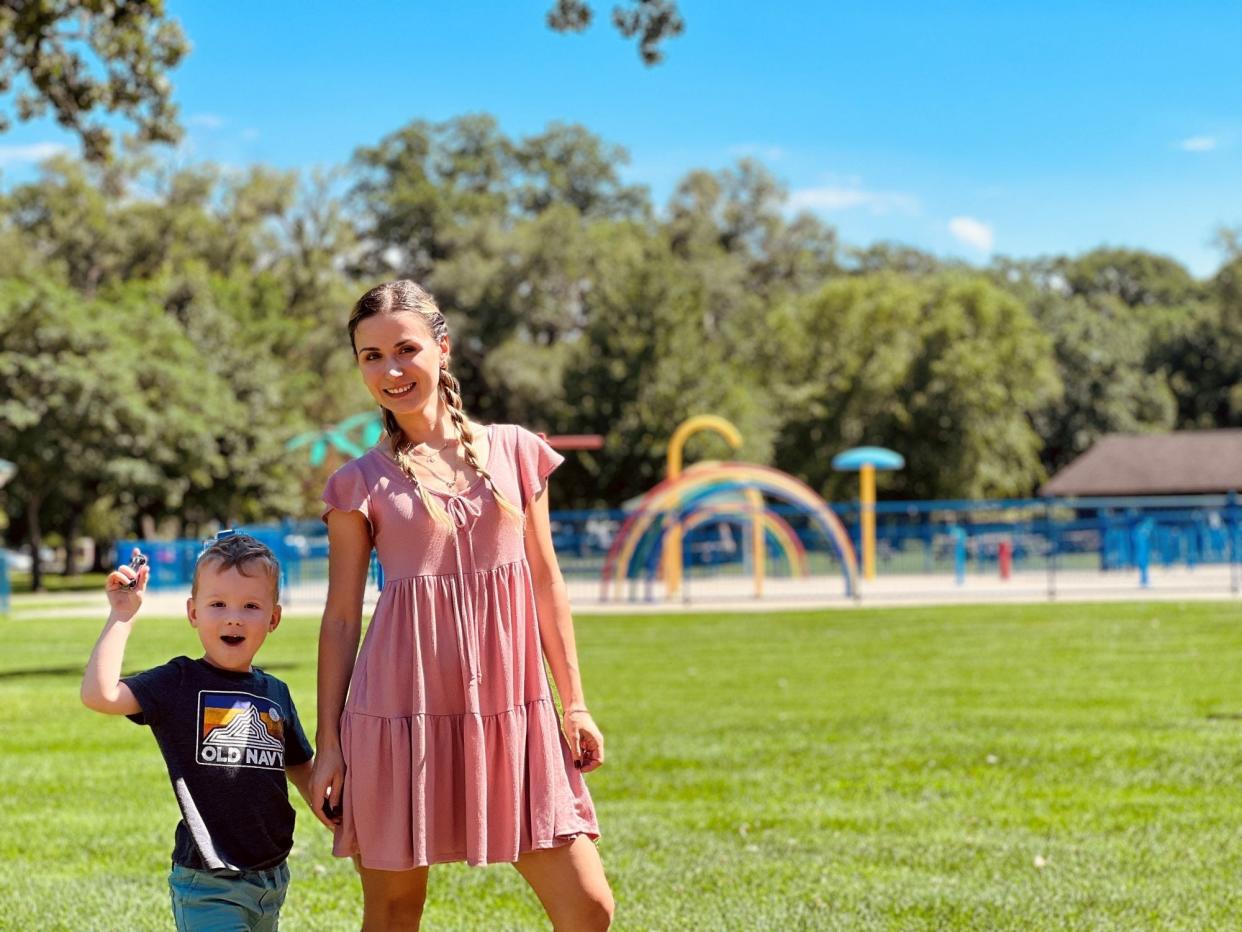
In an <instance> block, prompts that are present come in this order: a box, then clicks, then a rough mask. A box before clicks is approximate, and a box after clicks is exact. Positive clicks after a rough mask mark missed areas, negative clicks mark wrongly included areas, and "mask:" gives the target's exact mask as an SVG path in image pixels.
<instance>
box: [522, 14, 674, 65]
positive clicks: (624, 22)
mask: <svg viewBox="0 0 1242 932" xmlns="http://www.w3.org/2000/svg"><path fill="white" fill-rule="evenodd" d="M629 3H630V7H629V9H626V8H625V7H623V6H621V5H620V4H617V5H616V6H615V7H613V8H612V24H613V26H615V27H616V29H617V31H618V32H620V33H621V35H623V36H625V37H626V38H627V39H632V38H634V37H635V36H637V37H638V53H639V55H641V56H642V60H643V62H644V63H645V64H647V65H654V64H658V63H659V62H660V61H662V60H663V59H664V53H663V52H662V51H661V50H660V43H661V42H663V41H664V40H665V39H672V38H676V37H677V36H679V35H681V34H682V32H683V30H685V28H686V24H685V21H684V20H683V19H682V18H681V13H680V12H679V11H678V9H677V0H629ZM593 16H594V14H593V13H592V10H591V6H590V4H588V3H586V2H584V0H556V2H555V4H554V5H553V7H552V9H551V10H549V11H548V17H547V19H548V26H550V27H551V28H552V29H555V30H556V31H557V32H582V31H583V30H584V29H586V28H587V27H588V26H590V25H591V19H592V18H593Z"/></svg>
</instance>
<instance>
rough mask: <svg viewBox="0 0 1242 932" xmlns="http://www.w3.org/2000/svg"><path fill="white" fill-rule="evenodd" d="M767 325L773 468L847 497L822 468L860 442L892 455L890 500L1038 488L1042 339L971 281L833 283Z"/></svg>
mask: <svg viewBox="0 0 1242 932" xmlns="http://www.w3.org/2000/svg"><path fill="white" fill-rule="evenodd" d="M770 329H771V330H772V332H773V334H774V339H775V341H776V343H775V345H776V347H777V349H776V355H775V358H774V361H773V363H772V364H771V365H770V366H768V367H767V369H766V371H767V372H768V373H769V380H768V381H767V382H766V383H765V388H766V389H767V390H768V391H770V392H772V394H773V396H774V398H775V400H776V405H777V409H778V410H779V411H781V412H783V415H784V416H783V420H782V424H781V429H780V433H779V435H778V437H777V441H776V461H777V463H778V465H780V466H781V467H782V468H783V469H786V470H788V471H790V472H793V473H794V474H796V475H799V476H801V477H802V478H804V479H805V480H806V481H807V482H809V483H810V484H811V485H812V486H814V487H816V488H818V489H820V490H821V491H823V492H825V493H826V494H828V495H833V494H839V495H842V496H846V497H850V496H852V495H853V492H852V489H851V486H850V480H849V479H848V477H843V476H841V475H840V474H837V473H834V472H833V470H832V466H831V459H832V455H833V454H834V453H837V452H840V451H841V450H843V449H846V448H848V447H852V446H857V445H860V444H874V445H878V446H886V447H891V448H892V449H895V450H897V451H899V452H900V453H902V454H903V455H904V456H905V458H906V468H905V469H904V470H903V471H902V472H899V473H893V474H891V475H889V476H887V477H886V479H885V481H886V484H887V486H888V488H889V490H890V494H893V495H895V496H897V497H910V498H943V497H983V496H989V495H1020V494H1025V493H1027V492H1029V491H1030V490H1031V489H1032V487H1033V486H1034V484H1035V483H1036V482H1037V481H1038V480H1039V479H1040V478H1041V475H1042V471H1041V468H1040V463H1039V455H1038V453H1039V446H1040V442H1039V437H1038V435H1037V434H1036V433H1035V431H1034V430H1033V429H1032V427H1031V424H1030V422H1029V420H1028V416H1027V412H1028V411H1030V410H1032V409H1034V408H1035V407H1037V406H1038V405H1040V404H1041V403H1043V402H1044V401H1045V400H1046V398H1047V397H1049V396H1051V395H1053V394H1055V392H1056V391H1057V389H1058V382H1057V379H1056V373H1055V371H1054V368H1053V365H1052V359H1051V354H1050V351H1049V344H1048V340H1047V339H1046V338H1045V337H1043V336H1042V335H1041V334H1040V333H1039V332H1038V330H1037V328H1036V326H1035V322H1034V321H1033V319H1032V318H1031V316H1030V314H1029V313H1028V312H1027V311H1026V309H1025V308H1024V307H1023V306H1022V305H1021V304H1020V303H1019V302H1017V301H1016V300H1014V299H1013V298H1012V297H1011V296H1009V295H1007V294H1005V293H1004V292H1002V291H1000V290H999V289H997V288H996V287H994V286H993V285H991V284H990V283H989V282H987V280H986V279H984V278H983V277H982V276H980V275H977V274H976V275H965V274H960V273H949V274H942V275H940V276H937V277H935V278H931V279H909V278H905V277H899V276H896V275H893V274H891V273H889V274H877V275H861V276H851V277H848V278H844V279H838V280H835V281H833V282H831V283H829V284H828V285H827V286H826V287H825V288H824V289H823V290H821V291H820V292H819V293H818V294H816V295H814V296H811V297H809V298H803V299H800V300H798V301H795V302H791V303H789V304H788V305H787V306H786V307H785V308H783V309H782V310H781V312H780V313H779V314H776V315H774V320H773V324H772V327H771V328H770Z"/></svg>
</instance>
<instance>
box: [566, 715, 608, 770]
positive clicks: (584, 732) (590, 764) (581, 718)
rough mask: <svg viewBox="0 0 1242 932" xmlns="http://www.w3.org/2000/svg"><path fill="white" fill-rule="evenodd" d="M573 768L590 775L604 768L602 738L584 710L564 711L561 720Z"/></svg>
mask: <svg viewBox="0 0 1242 932" xmlns="http://www.w3.org/2000/svg"><path fill="white" fill-rule="evenodd" d="M561 727H562V728H564V729H565V739H566V740H567V741H568V742H569V750H570V752H571V753H572V754H573V756H574V766H575V767H577V768H579V769H580V770H581V771H582V772H583V773H590V772H591V771H592V770H598V769H599V768H600V767H602V766H604V736H603V734H601V732H600V730H599V726H597V725H596V724H595V720H594V719H592V718H591V713H590V712H588V711H587V710H586V709H566V710H565V714H564V716H563V717H562V718H561Z"/></svg>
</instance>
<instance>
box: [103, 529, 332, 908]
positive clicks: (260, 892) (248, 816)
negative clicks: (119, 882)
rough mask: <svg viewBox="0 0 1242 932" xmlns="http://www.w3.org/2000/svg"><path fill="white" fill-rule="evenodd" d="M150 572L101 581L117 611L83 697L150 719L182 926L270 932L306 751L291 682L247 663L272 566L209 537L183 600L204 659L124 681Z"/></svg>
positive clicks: (273, 616)
mask: <svg viewBox="0 0 1242 932" xmlns="http://www.w3.org/2000/svg"><path fill="white" fill-rule="evenodd" d="M136 554H137V551H135V555H136ZM148 573H149V571H148V569H147V568H146V567H145V566H144V567H141V568H140V569H138V570H137V571H136V572H135V571H134V570H133V569H132V568H131V567H128V566H123V567H121V568H120V569H118V570H117V571H116V572H114V573H112V574H111V575H109V577H108V582H107V591H108V601H109V603H110V604H111V606H112V611H111V612H110V613H109V615H108V621H107V624H105V625H104V629H103V632H102V633H101V634H100V635H99V640H98V641H97V642H96V644H95V650H94V651H93V652H92V654H91V659H90V662H89V663H88V664H87V666H86V674H85V675H84V676H83V678H82V702H83V703H85V704H86V706H87V707H88V708H91V709H94V710H95V711H96V712H104V713H106V714H108V715H127V716H129V718H130V719H131V720H132V721H134V722H137V723H138V724H139V725H150V726H151V731H152V732H153V733H154V734H155V740H156V741H157V742H159V746H160V751H161V752H162V753H163V755H164V761H165V764H166V765H167V767H168V775H169V777H170V778H171V779H172V784H173V789H174V791H175V792H176V796H177V803H178V805H179V806H180V807H181V821H180V822H179V823H178V824H177V835H176V845H175V847H174V848H173V856H172V860H173V864H172V873H171V874H170V875H169V878H168V883H169V887H170V888H171V891H172V907H173V916H174V918H175V919H176V923H177V928H178V929H180V930H187V929H189V930H193V929H205V928H213V929H214V928H229V929H236V928H242V929H263V930H266V929H275V928H276V927H277V922H278V919H279V912H280V906H281V904H282V903H283V902H284V899H285V891H286V889H287V888H288V885H289V868H288V866H287V865H286V864H285V858H286V857H287V856H288V854H289V849H290V848H291V847H292V846H293V821H294V812H293V808H292V807H291V806H290V805H289V793H288V789H287V788H286V785H285V776H286V774H287V775H288V778H289V779H290V780H292V781H293V783H294V785H295V786H297V788H298V790H299V792H301V794H302V796H303V798H307V799H308V800H309V795H310V779H311V756H312V752H311V747H310V744H309V743H308V742H307V740H306V735H305V734H304V733H303V731H302V726H301V724H300V723H299V722H298V716H297V710H296V709H294V707H293V699H292V698H291V697H290V695H289V688H288V687H287V686H286V685H285V684H284V683H282V682H281V681H280V680H278V679H276V677H274V676H270V675H268V674H267V673H264V672H263V671H262V670H260V669H258V668H257V667H252V666H251V665H250V662H251V660H253V659H254V655H255V654H256V653H258V650H259V648H260V647H262V646H263V641H264V639H266V637H267V636H268V634H269V633H270V632H272V631H274V630H276V626H277V625H278V624H280V604H279V602H278V597H279V589H280V566H279V564H278V563H277V562H276V557H275V555H274V554H273V553H272V551H271V550H269V549H268V548H267V547H266V546H264V545H263V544H262V543H260V542H259V541H257V540H255V539H254V538H253V537H249V536H247V535H244V534H232V535H229V536H223V537H219V538H217V539H216V540H215V541H214V542H212V543H211V544H210V545H209V546H208V547H207V548H206V549H205V550H204V551H203V553H202V554H201V555H200V556H199V558H198V564H197V565H196V566H195V568H194V582H193V585H192V588H191V591H190V598H189V600H188V601H187V603H186V612H187V614H188V615H189V618H190V625H191V626H192V627H193V628H194V629H195V630H196V631H197V632H198V639H199V640H200V641H201V642H202V644H203V656H202V658H201V659H199V660H191V659H190V658H189V657H177V658H176V659H174V660H170V661H169V662H168V663H166V664H164V665H163V666H161V667H155V668H154V669H152V670H147V671H146V672H145V673H139V674H138V675H137V676H129V677H126V678H125V679H121V678H120V675H121V663H122V661H123V660H124V657H125V643H126V641H127V640H128V638H129V632H130V629H131V628H132V627H133V619H134V617H135V616H136V615H137V614H138V610H139V609H140V608H141V607H142V598H143V594H144V592H145V590H146V584H147V576H148Z"/></svg>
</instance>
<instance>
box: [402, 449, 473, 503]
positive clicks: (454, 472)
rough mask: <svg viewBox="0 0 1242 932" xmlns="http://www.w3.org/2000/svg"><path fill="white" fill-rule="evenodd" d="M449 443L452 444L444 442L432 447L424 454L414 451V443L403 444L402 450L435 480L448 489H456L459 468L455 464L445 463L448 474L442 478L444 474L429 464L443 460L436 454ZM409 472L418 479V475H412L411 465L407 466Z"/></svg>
mask: <svg viewBox="0 0 1242 932" xmlns="http://www.w3.org/2000/svg"><path fill="white" fill-rule="evenodd" d="M450 445H452V444H450V443H445V444H444V445H443V446H441V447H438V448H436V449H433V450H431V451H430V452H428V453H426V454H422V453H417V452H415V444H412V443H409V444H406V445H405V448H404V451H403V452H404V453H405V454H406V455H407V456H409V457H410V459H412V460H414V462H416V463H418V464H419V465H420V466H422V467H423V469H425V470H427V472H428V473H429V474H430V475H431V477H432V478H433V479H435V480H436V481H437V482H439V483H442V484H443V485H444V487H445V488H446V489H449V490H450V491H456V489H457V477H458V476H459V475H460V474H461V472H460V470H459V469H458V468H457V467H456V466H454V465H452V464H451V463H446V465H447V466H448V467H449V470H450V472H449V476H448V478H447V479H446V478H444V476H442V475H440V474H439V473H438V472H436V470H435V468H434V467H433V466H432V465H431V464H432V463H437V462H444V461H443V460H442V459H440V457H439V455H438V454H440V453H441V452H443V451H444V450H445V449H447V448H448V447H449V446H450ZM418 446H422V444H418ZM409 472H410V474H411V477H412V478H413V479H415V480H417V479H418V476H416V475H413V473H414V469H413V466H412V465H411V466H410V468H409Z"/></svg>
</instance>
